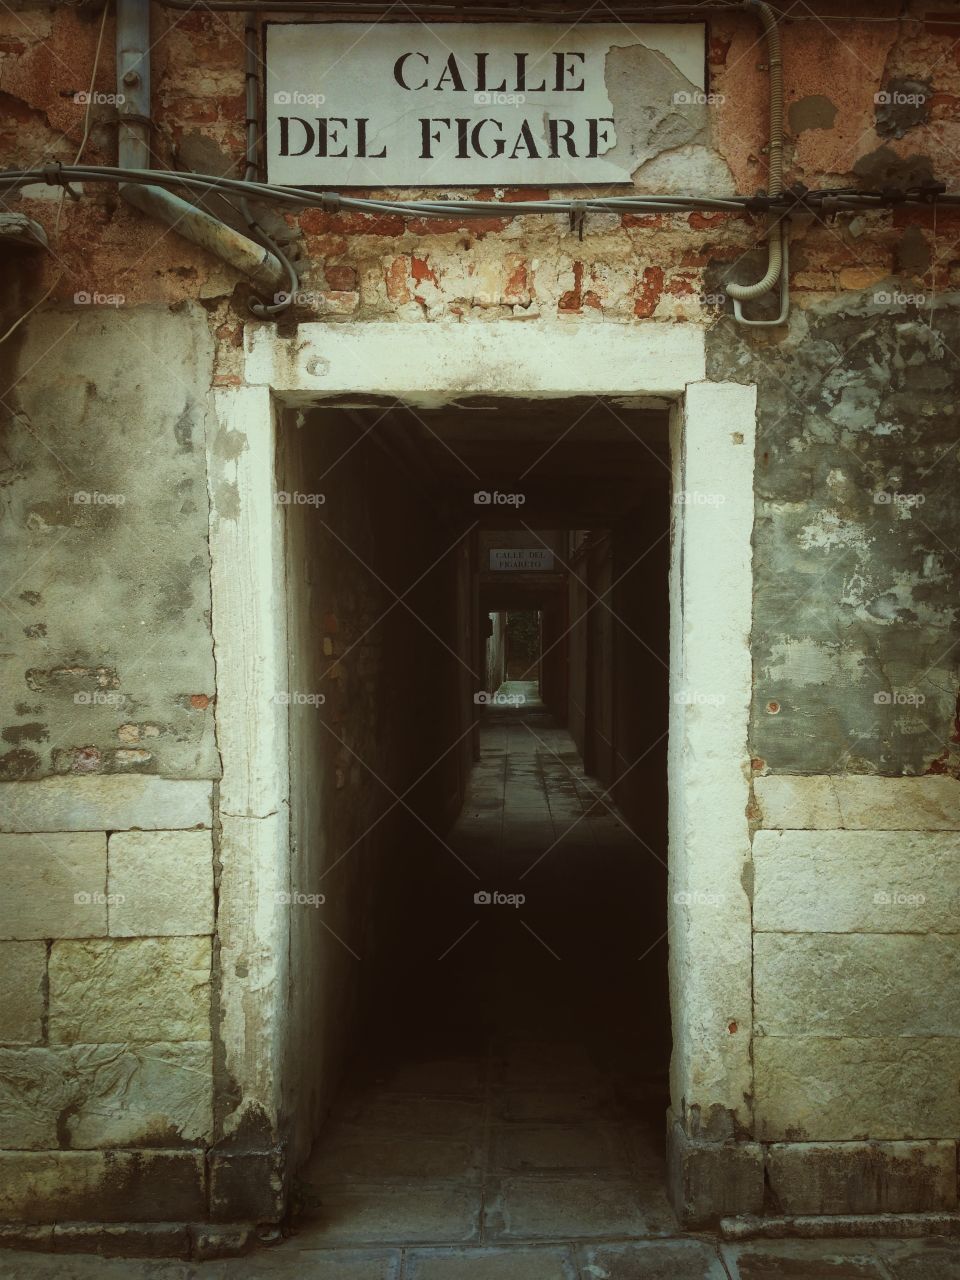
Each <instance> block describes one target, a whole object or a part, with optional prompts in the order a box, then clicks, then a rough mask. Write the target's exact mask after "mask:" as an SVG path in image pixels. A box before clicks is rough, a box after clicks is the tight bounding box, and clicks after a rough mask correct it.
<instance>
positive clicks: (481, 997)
mask: <svg viewBox="0 0 960 1280" xmlns="http://www.w3.org/2000/svg"><path fill="white" fill-rule="evenodd" d="M514 691H517V690H514ZM526 692H527V693H528V696H529V695H530V694H531V693H533V692H534V691H532V690H530V689H527V691H526ZM481 751H482V754H481V760H480V762H479V764H478V766H477V768H476V769H475V771H474V776H473V779H472V787H471V793H470V796H469V798H468V801H467V804H466V806H465V808H464V811H463V814H462V815H461V818H460V820H459V821H458V823H457V824H456V827H455V828H454V830H453V832H452V833H451V834H450V836H449V841H450V844H451V847H452V848H453V849H454V850H455V851H456V853H457V854H458V855H459V856H460V857H461V858H462V859H463V860H464V861H465V862H467V863H468V864H469V865H470V866H471V867H473V868H474V869H475V871H476V872H477V874H478V876H479V877H480V879H479V881H474V880H469V881H468V880H467V879H466V877H465V878H464V880H463V883H462V885H460V886H459V887H458V882H455V884H454V889H453V890H452V896H451V897H445V896H443V895H442V894H441V895H440V896H439V899H438V904H437V911H436V916H437V927H438V930H439V932H438V935H437V936H438V939H439V940H438V942H437V946H436V948H435V950H434V951H433V952H432V953H431V956H430V961H429V967H428V970H427V971H425V972H424V973H423V974H422V975H420V980H419V981H418V982H417V983H415V984H413V985H414V986H415V989H416V995H417V1000H418V1001H419V1002H420V1003H419V1004H417V1005H413V1006H408V1005H403V1006H402V1007H401V1008H400V1009H399V1010H396V1011H394V1016H390V1011H389V1010H387V1009H384V1010H383V1015H382V1017H381V1018H380V1019H378V1020H377V1033H376V1034H375V1035H373V1036H371V1037H370V1038H368V1040H367V1041H366V1042H365V1043H364V1044H363V1046H362V1049H361V1052H360V1053H359V1055H358V1057H357V1060H356V1062H355V1063H354V1064H353V1066H352V1068H351V1071H350V1072H349V1075H348V1081H347V1085H346V1086H345V1088H344V1089H343V1092H342V1095H341V1097H340V1099H339V1102H338V1104H337V1106H336V1108H335V1112H334V1115H333V1117H332V1119H331V1121H330V1123H329V1125H328V1126H327V1128H326V1129H325V1131H324V1133H323V1134H322V1135H321V1139H320V1141H319V1142H318V1144H317V1147H316V1150H315V1152H314V1155H313V1157H312V1159H311V1161H310V1162H309V1164H308V1166H307V1168H306V1169H305V1170H304V1171H303V1175H302V1178H301V1182H300V1186H299V1193H298V1199H299V1212H298V1215H297V1220H296V1222H295V1225H294V1229H293V1232H292V1234H291V1235H290V1237H289V1238H288V1239H286V1240H285V1241H284V1242H283V1243H281V1244H278V1245H276V1246H275V1247H273V1248H264V1249H261V1250H260V1251H259V1252H257V1253H255V1254H252V1255H249V1256H247V1257H244V1258H236V1259H223V1260H220V1261H216V1262H206V1263H199V1262H172V1261H170V1262H167V1261H153V1260H151V1261H148V1260H139V1261H138V1260H134V1259H129V1258H116V1259H102V1258H98V1257H83V1256H79V1255H76V1254H73V1255H70V1254H62V1255H58V1256H49V1255H42V1254H40V1253H36V1254H28V1253H18V1254H14V1253H2V1254H0V1280H7V1278H8V1277H10V1278H11V1280H13V1278H16V1280H19V1278H20V1277H23V1278H24V1280H41V1278H46V1277H49V1278H50V1280H73V1278H74V1277H76V1280H86V1278H87V1277H90V1278H91V1280H92V1277H94V1276H96V1277H101V1276H102V1277H106V1278H107V1280H111V1278H113V1277H117V1280H120V1278H121V1277H122V1278H124V1280H125V1278H126V1277H130V1278H131V1280H138V1278H139V1277H151V1278H154V1280H219V1278H220V1277H232V1276H235V1277H237V1278H238V1280H255V1278H257V1277H263V1278H264V1280H270V1278H271V1277H284V1276H290V1277H294V1276H296V1277H305V1278H307V1280H312V1278H313V1277H316V1280H461V1278H463V1280H471V1278H472V1280H774V1278H779V1277H790V1278H791V1280H830V1278H834V1280H854V1278H857V1280H960V1241H958V1240H935V1239H927V1240H913V1241H895V1240H882V1241H864V1240H841V1241H810V1240H802V1241H799V1240H798V1241H770V1242H764V1241H752V1242H738V1243H735V1244H734V1243H725V1242H722V1241H720V1240H718V1239H717V1238H715V1237H710V1236H706V1235H698V1236H696V1237H694V1236H683V1235H682V1234H681V1233H680V1231H679V1229H678V1226H677V1223H676V1220H675V1218H674V1216H673V1214H672V1211H671V1209H670V1206H669V1204H668V1201H667V1197H666V1194H665V1191H664V1185H665V1168H664V1159H663V1147H664V1128H665V1122H664V1114H665V1110H666V1105H667V1095H666V1062H667V1054H668V1045H667V1022H666V1011H665V1000H664V992H665V975H664V970H663V950H664V948H663V945H662V942H663V939H662V931H663V923H662V919H661V918H660V916H659V915H658V912H659V913H661V914H662V911H663V907H662V902H663V892H662V888H661V886H660V885H659V884H658V882H657V879H656V877H657V876H658V875H659V874H660V872H661V870H662V867H661V866H660V863H659V860H658V858H657V856H656V854H655V852H654V851H653V848H652V845H651V841H652V840H653V839H654V837H653V834H652V833H651V832H639V831H636V830H630V829H629V828H628V826H627V824H626V823H625V822H624V820H623V818H622V817H621V815H620V814H619V813H618V812H617V811H616V809H615V808H613V806H611V804H610V803H609V801H608V799H607V798H606V797H604V796H603V795H602V793H601V791H600V789H599V787H598V784H597V783H596V782H595V781H594V780H592V779H589V778H587V777H586V776H585V775H584V773H583V770H582V766H581V765H580V761H579V758H578V757H577V754H576V751H575V750H574V747H573V743H572V741H571V739H570V737H569V735H568V734H567V733H566V732H565V730H563V729H561V728H559V727H557V726H556V725H555V724H553V723H552V721H551V720H550V718H549V716H548V715H547V714H546V713H545V711H544V710H543V708H542V707H541V706H539V704H537V703H536V702H535V700H533V699H531V701H530V702H529V703H528V704H527V706H526V707H525V708H524V709H523V711H522V712H516V711H495V712H488V713H487V715H486V716H485V723H484V728H483V732H482V735H481ZM453 870H454V871H455V872H456V873H457V874H459V870H458V868H457V867H456V864H455V863H453ZM651 877H653V878H651ZM480 886H482V888H480ZM475 891H477V892H481V893H487V894H490V895H491V896H492V895H493V894H494V893H500V894H503V895H505V896H507V897H509V896H510V895H513V896H514V897H516V895H518V894H522V895H523V898H524V901H523V902H522V903H519V904H516V905H510V904H509V903H499V904H498V903H497V902H496V901H489V902H485V901H481V902H480V903H475V902H474V901H473V894H474V892H475ZM461 898H462V900H463V911H462V913H461V914H460V915H459V916H458V914H457V908H456V906H455V904H456V903H457V902H459V901H460V899H461Z"/></svg>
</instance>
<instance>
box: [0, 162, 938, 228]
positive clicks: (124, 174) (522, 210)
mask: <svg viewBox="0 0 960 1280" xmlns="http://www.w3.org/2000/svg"><path fill="white" fill-rule="evenodd" d="M71 182H78V183H86V182H116V183H121V182H124V183H126V182H131V183H141V184H143V185H146V186H149V185H155V186H163V187H182V188H185V189H186V190H190V191H197V192H200V193H201V194H204V195H210V194H213V193H218V194H221V195H224V194H226V195H233V196H241V197H247V198H249V199H255V200H261V201H264V202H266V203H278V204H283V205H292V206H295V207H299V208H302V209H316V208H319V209H322V210H323V211H324V212H326V213H340V212H342V211H353V212H357V213H369V214H383V213H393V214H399V215H400V216H402V217H410V218H419V217H423V216H424V214H427V215H429V216H430V217H437V218H461V217H489V216H490V214H491V212H496V213H499V214H502V215H504V216H508V217H512V216H515V215H520V214H567V215H569V214H570V213H571V212H573V213H577V214H579V213H581V212H584V213H644V212H646V213H650V212H661V213H688V212H691V211H693V210H700V211H703V212H729V213H760V212H781V213H783V214H787V213H797V212H803V211H807V212H810V213H814V214H818V213H826V214H827V215H832V214H834V213H837V212H843V211H853V210H860V211H862V210H865V209H883V208H893V207H894V206H897V205H910V206H917V205H920V206H927V207H930V206H931V205H933V204H940V205H945V206H948V207H954V206H958V205H960V193H948V192H947V190H946V188H945V186H944V184H943V183H939V182H925V183H921V184H920V185H918V186H914V187H908V188H905V189H901V188H895V187H885V188H883V189H882V190H859V189H857V188H852V187H829V188H824V189H822V190H807V189H806V188H792V189H791V188H787V189H786V190H784V191H783V192H781V193H780V194H779V195H775V196H774V195H769V196H768V195H763V194H761V195H753V196H746V195H733V196H722V197H720V196H703V195H651V196H638V195H629V196H607V195H604V196H586V197H578V198H576V199H572V198H560V199H552V198H547V199H545V200H469V199H456V200H442V199H438V200H429V199H426V200H425V199H412V200H383V199H378V198H373V197H369V196H351V195H344V194H343V193H342V192H335V191H319V190H317V189H315V188H313V187H298V186H283V185H275V184H271V183H267V182H255V181H248V180H247V179H242V178H229V177H225V176H223V175H217V174H203V173H185V172H183V171H182V170H170V169H131V168H119V167H115V166H110V165H63V164H60V163H56V164H49V165H45V166H43V167H41V168H34V169H4V170H0V192H2V191H16V190H19V189H20V188H22V187H26V186H32V185H34V184H37V183H47V184H48V185H51V186H67V185H68V184H69V183H71Z"/></svg>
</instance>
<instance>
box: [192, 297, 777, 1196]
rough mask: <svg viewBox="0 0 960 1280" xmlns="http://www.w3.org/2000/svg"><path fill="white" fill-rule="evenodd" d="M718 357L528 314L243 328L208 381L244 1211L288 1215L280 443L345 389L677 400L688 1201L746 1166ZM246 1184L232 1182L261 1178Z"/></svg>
mask: <svg viewBox="0 0 960 1280" xmlns="http://www.w3.org/2000/svg"><path fill="white" fill-rule="evenodd" d="M704 346H705V341H704V332H703V330H702V329H700V328H698V327H695V326H694V325H690V324H682V325H680V324H676V325H668V324H664V323H657V322H652V321H651V322H648V323H644V324H630V325H622V326H621V325H617V326H614V325H608V324H599V323H598V324H587V325H583V324H579V325H577V324H571V325H566V324H564V325H563V326H558V327H556V328H550V329H548V328H546V327H542V328H541V327H534V326H532V325H530V324H529V323H518V322H517V321H502V322H493V323H489V324H482V325H481V324H475V325H468V324H449V325H448V324H441V323H437V324H431V325H429V327H427V326H425V325H420V324H391V323H382V322H370V323H343V324H304V325H301V326H300V327H299V328H298V330H297V333H296V337H294V338H290V339H286V338H281V337H279V336H278V335H277V333H276V330H275V329H274V328H273V327H272V326H264V327H261V328H256V329H253V330H252V331H251V330H248V338H247V347H246V351H245V359H244V373H243V382H242V384H241V385H237V386H230V387H220V388H215V391H214V400H215V408H216V422H215V423H214V424H213V429H212V430H211V432H210V433H209V456H208V465H209V477H210V481H209V483H210V503H211V523H210V551H211V561H212V591H213V635H214V647H215V657H216V667H217V705H216V725H217V735H218V744H219V750H220V754H221V758H222V764H223V779H222V782H221V783H220V787H219V884H218V915H217V941H218V947H219V953H218V961H217V968H216V973H215V978H216V980H217V990H216V997H215V998H216V1001H217V1006H216V1008H217V1017H218V1021H219V1028H218V1032H219V1034H218V1043H217V1055H218V1061H217V1066H216V1076H215V1083H216V1095H217V1096H216V1102H215V1106H216V1120H217V1137H218V1139H219V1147H220V1150H221V1151H222V1152H223V1153H224V1154H223V1157H222V1158H223V1159H224V1160H231V1159H236V1160H237V1161H239V1162H240V1163H241V1164H242V1163H246V1162H252V1163H250V1166H249V1169H250V1173H251V1174H254V1173H256V1175H257V1176H256V1177H254V1178H253V1179H252V1183H253V1184H256V1185H259V1186H261V1187H263V1186H264V1185H265V1184H269V1186H270V1187H272V1192H271V1194H272V1195H273V1197H274V1201H275V1208H274V1211H273V1212H271V1213H270V1214H269V1215H267V1214H266V1212H265V1210H266V1209H267V1207H268V1206H267V1205H265V1204H260V1205H245V1204H244V1203H236V1204H235V1205H233V1206H232V1208H233V1215H234V1216H237V1217H240V1216H245V1213H244V1211H245V1210H246V1211H247V1212H249V1215H250V1216H258V1215H259V1216H260V1217H261V1220H264V1219H265V1218H266V1217H267V1216H276V1215H275V1210H276V1208H277V1207H279V1206H280V1204H281V1202H282V1200H283V1198H284V1191H283V1183H284V1180H285V1179H284V1176H283V1175H284V1170H283V1160H282V1148H283V1126H284V1123H285V1119H284V1115H283V1097H282V1069H283V1052H284V1044H285V1040H286V1033H287V1027H286V1017H287V1012H286V1007H287V1002H286V993H287V982H288V976H289V975H288V950H287V938H286V924H287V914H288V912H287V910H286V909H285V908H283V907H281V906H279V905H278V904H277V901H276V895H277V891H278V890H284V889H287V888H289V884H288V876H289V841H288V820H289V811H290V805H289V770H288V762H287V726H286V717H287V709H286V708H285V707H284V706H282V705H279V704H278V703H277V702H276V701H274V694H275V693H276V692H277V691H279V690H282V689H284V688H286V679H287V676H286V671H287V645H286V607H285V599H284V565H283V524H282V508H281V507H280V506H279V505H278V504H277V503H276V501H275V490H276V488H277V483H276V476H275V460H276V431H277V424H278V417H279V410H280V409H282V408H286V407H290V406H293V407H296V406H297V405H307V404H311V403H315V402H316V401H317V400H319V399H325V398H328V397H336V396H338V395H341V394H344V393H351V394H356V393H358V392H360V393H369V394H371V395H378V396H382V395H389V396H396V397H397V398H398V399H401V400H404V401H406V402H408V403H410V404H412V405H414V406H422V407H424V408H428V407H431V406H436V405H441V404H444V403H446V402H449V401H450V400H452V399H455V398H458V397H461V396H465V395H496V396H500V397H503V396H516V397H518V398H525V399H560V398H563V397H566V396H584V395H596V396H602V397H604V398H613V399H615V398H616V397H618V396H629V397H634V398H635V397H639V396H644V397H655V398H660V399H663V400H664V401H667V402H669V403H670V405H671V406H672V411H671V416H672V429H671V437H672V444H673V486H674V505H673V508H672V510H673V528H672V531H671V533H672V552H671V573H670V604H671V625H670V666H671V678H670V692H671V706H670V743H669V766H668V769H669V804H670V850H669V862H670V877H669V885H670V887H669V903H668V913H669V914H668V923H669V928H668V934H669V939H668V940H669V945H670V988H671V1008H672V1024H673V1037H674V1049H673V1059H672V1063H671V1097H672V1117H671V1118H672V1125H671V1133H672V1140H671V1143H670V1150H671V1157H672V1164H673V1169H672V1179H671V1181H672V1183H673V1185H674V1188H675V1197H676V1198H677V1199H679V1200H680V1201H683V1200H686V1199H689V1193H690V1188H689V1185H685V1184H688V1183H689V1179H690V1177H691V1176H692V1177H693V1178H694V1179H695V1180H696V1179H697V1173H696V1168H697V1166H698V1163H699V1166H700V1167H702V1166H703V1156H704V1155H706V1156H707V1163H708V1164H709V1165H710V1168H711V1170H712V1171H713V1173H714V1174H719V1173H720V1169H721V1167H724V1168H726V1169H727V1170H728V1171H730V1170H732V1168H733V1167H735V1166H736V1165H737V1164H738V1163H739V1162H740V1160H741V1159H742V1158H743V1157H744V1156H747V1155H748V1150H747V1149H745V1145H744V1144H743V1142H742V1141H737V1139H741V1140H742V1139H743V1138H749V1137H750V1135H752V1133H753V1131H754V1130H753V1123H752V1114H751V1100H752V1094H753V1088H752V1066H751V1052H750V1045H751V1034H752V1026H751V1020H752V972H751V906H750V898H749V893H748V891H749V879H748V876H749V871H750V840H749V830H748V820H747V807H748V801H749V795H750V758H749V752H748V746H747V731H748V709H749V701H750V692H751V656H750V630H751V617H752V607H751V601H752V587H753V583H752V553H751V541H752V531H753V510H754V505H753V504H754V498H753V471H754V446H755V423H756V388H755V387H754V386H744V385H741V384H739V383H723V382H709V381H706V380H705V354H704ZM641 950H642V948H641V947H640V946H639V945H638V948H637V952H638V962H639V956H640V952H641ZM637 1016H638V1017H639V1016H640V1011H639V1010H638V1011H637ZM752 1145H753V1144H752V1143H751V1144H749V1146H752ZM231 1152H232V1154H231ZM750 1154H752V1153H750ZM717 1157H720V1160H719V1162H718V1160H717ZM727 1157H729V1159H728V1158H727ZM748 1162H749V1163H751V1164H752V1163H753V1161H748ZM691 1171H692V1172H691ZM236 1172H237V1174H238V1183H241V1184H242V1183H246V1184H247V1185H248V1186H249V1185H251V1180H249V1179H247V1178H245V1177H243V1176H239V1175H241V1170H240V1168H238V1169H237V1171H236ZM268 1172H269V1174H270V1175H271V1176H269V1177H266V1176H265V1175H266V1174H267V1173H268ZM709 1180H712V1179H709V1178H708V1181H709ZM678 1188H679V1189H678ZM244 1198H245V1197H244V1196H243V1195H240V1196H239V1199H240V1200H241V1201H243V1200H244Z"/></svg>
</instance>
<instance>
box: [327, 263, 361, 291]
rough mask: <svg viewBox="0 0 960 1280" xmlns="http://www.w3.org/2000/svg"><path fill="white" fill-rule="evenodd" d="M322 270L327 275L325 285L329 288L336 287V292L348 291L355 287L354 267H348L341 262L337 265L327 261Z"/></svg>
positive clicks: (355, 270) (355, 271)
mask: <svg viewBox="0 0 960 1280" xmlns="http://www.w3.org/2000/svg"><path fill="white" fill-rule="evenodd" d="M324 272H325V274H326V277H327V285H328V286H329V287H330V288H331V289H336V290H337V291H338V292H342V293H349V292H351V291H353V290H354V289H356V287H357V269H356V267H349V266H347V265H346V264H343V263H341V264H338V265H334V264H333V263H329V264H328V265H327V266H326V267H325V268H324Z"/></svg>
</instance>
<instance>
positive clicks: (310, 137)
mask: <svg viewBox="0 0 960 1280" xmlns="http://www.w3.org/2000/svg"><path fill="white" fill-rule="evenodd" d="M293 122H295V123H296V124H299V125H302V126H303V132H304V135H305V137H306V142H305V143H304V144H303V146H302V147H301V148H300V150H299V151H291V150H290V125H291V123H293ZM315 137H316V134H315V133H314V129H313V125H312V124H310V122H309V121H308V120H304V119H302V117H300V116H281V117H280V154H281V155H282V156H305V155H306V154H307V152H308V151H309V150H310V148H311V147H312V146H313V143H314V139H315Z"/></svg>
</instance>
